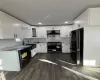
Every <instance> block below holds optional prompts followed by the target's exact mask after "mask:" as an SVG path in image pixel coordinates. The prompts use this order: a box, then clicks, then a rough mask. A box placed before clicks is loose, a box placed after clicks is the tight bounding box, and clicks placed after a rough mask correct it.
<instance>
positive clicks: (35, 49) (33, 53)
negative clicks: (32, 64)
mask: <svg viewBox="0 0 100 80" xmlns="http://www.w3.org/2000/svg"><path fill="white" fill-rule="evenodd" d="M36 53H37V48H34V49H32V50H31V57H33V56H35V54H36Z"/></svg>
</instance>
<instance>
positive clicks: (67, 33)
mask: <svg viewBox="0 0 100 80" xmlns="http://www.w3.org/2000/svg"><path fill="white" fill-rule="evenodd" d="M71 30H72V27H70V26H62V27H61V35H60V36H61V37H69V36H70V31H71Z"/></svg>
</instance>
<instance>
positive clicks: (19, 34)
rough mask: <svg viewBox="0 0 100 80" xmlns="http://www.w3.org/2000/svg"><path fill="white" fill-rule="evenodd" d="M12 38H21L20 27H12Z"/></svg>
mask: <svg viewBox="0 0 100 80" xmlns="http://www.w3.org/2000/svg"><path fill="white" fill-rule="evenodd" d="M14 37H15V38H22V27H21V26H19V27H14Z"/></svg>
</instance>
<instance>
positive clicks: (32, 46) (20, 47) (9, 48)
mask: <svg viewBox="0 0 100 80" xmlns="http://www.w3.org/2000/svg"><path fill="white" fill-rule="evenodd" d="M35 45H36V44H33V45H16V46H11V47H5V48H2V49H0V51H13V50H17V51H18V50H22V49H24V48H28V47H30V48H34V47H35Z"/></svg>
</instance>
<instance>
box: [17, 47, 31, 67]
mask: <svg viewBox="0 0 100 80" xmlns="http://www.w3.org/2000/svg"><path fill="white" fill-rule="evenodd" d="M18 53H19V59H20V67H21V68H23V67H25V66H26V65H27V64H28V63H29V61H30V60H31V51H30V49H29V48H26V49H23V50H20V51H18Z"/></svg>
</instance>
